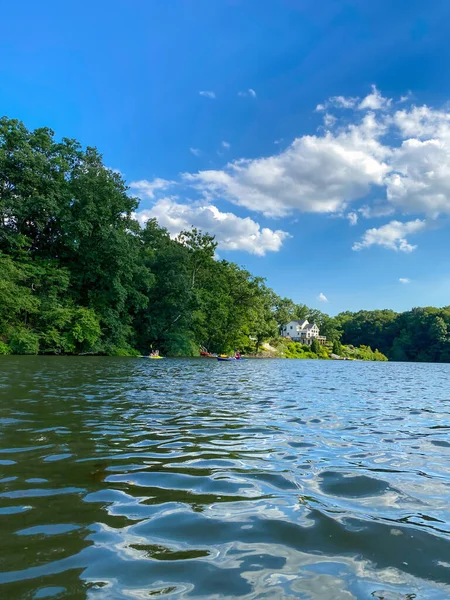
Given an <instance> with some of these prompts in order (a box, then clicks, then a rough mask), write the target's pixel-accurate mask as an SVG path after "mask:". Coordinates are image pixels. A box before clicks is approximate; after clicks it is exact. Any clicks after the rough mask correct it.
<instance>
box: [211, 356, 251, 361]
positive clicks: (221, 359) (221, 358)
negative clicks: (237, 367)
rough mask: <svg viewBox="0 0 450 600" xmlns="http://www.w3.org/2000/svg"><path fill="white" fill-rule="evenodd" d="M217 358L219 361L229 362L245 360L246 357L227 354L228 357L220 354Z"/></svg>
mask: <svg viewBox="0 0 450 600" xmlns="http://www.w3.org/2000/svg"><path fill="white" fill-rule="evenodd" d="M217 360H218V361H219V362H228V361H230V360H245V359H244V358H235V357H234V356H227V357H226V358H225V357H222V356H218V357H217Z"/></svg>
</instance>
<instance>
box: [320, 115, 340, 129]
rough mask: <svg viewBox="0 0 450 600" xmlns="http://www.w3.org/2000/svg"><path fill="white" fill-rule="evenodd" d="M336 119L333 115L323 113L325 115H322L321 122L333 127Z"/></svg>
mask: <svg viewBox="0 0 450 600" xmlns="http://www.w3.org/2000/svg"><path fill="white" fill-rule="evenodd" d="M336 121H337V119H336V117H335V116H334V115H330V114H329V113H325V115H324V117H323V123H324V125H325V127H333V125H334V124H335V123H336Z"/></svg>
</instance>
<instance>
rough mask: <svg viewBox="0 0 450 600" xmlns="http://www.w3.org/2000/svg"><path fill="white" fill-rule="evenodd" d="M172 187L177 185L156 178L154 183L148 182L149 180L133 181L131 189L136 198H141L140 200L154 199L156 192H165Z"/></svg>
mask: <svg viewBox="0 0 450 600" xmlns="http://www.w3.org/2000/svg"><path fill="white" fill-rule="evenodd" d="M172 185H175V182H174V181H168V180H167V179H161V178H160V177H156V178H155V179H153V181H148V180H147V179H141V180H139V181H132V182H131V183H130V188H131V189H132V190H133V191H134V193H135V194H136V196H139V198H154V197H155V191H156V190H164V189H167V188H168V187H170V186H172Z"/></svg>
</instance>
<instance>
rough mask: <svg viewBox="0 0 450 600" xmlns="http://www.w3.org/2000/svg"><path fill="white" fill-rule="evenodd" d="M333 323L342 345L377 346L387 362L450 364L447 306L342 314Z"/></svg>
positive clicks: (449, 322)
mask: <svg viewBox="0 0 450 600" xmlns="http://www.w3.org/2000/svg"><path fill="white" fill-rule="evenodd" d="M335 322H336V326H337V327H338V328H339V330H340V331H341V337H340V339H341V340H342V342H343V343H345V344H348V343H352V344H355V345H360V344H367V345H369V346H372V348H375V347H376V348H378V349H379V350H380V351H381V352H383V353H384V354H386V356H387V357H388V358H389V360H395V361H419V362H450V306H446V307H444V308H433V307H426V308H414V309H413V310H410V311H408V312H404V313H395V312H393V311H392V310H373V311H365V310H362V311H359V312H357V313H351V312H344V313H341V314H339V315H337V317H336V318H335Z"/></svg>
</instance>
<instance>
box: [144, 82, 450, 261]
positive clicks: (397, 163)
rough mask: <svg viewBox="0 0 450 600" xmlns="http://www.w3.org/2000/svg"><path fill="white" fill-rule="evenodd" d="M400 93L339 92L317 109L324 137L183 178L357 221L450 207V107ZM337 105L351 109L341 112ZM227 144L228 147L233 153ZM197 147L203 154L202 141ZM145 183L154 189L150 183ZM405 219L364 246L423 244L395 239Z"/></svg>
mask: <svg viewBox="0 0 450 600" xmlns="http://www.w3.org/2000/svg"><path fill="white" fill-rule="evenodd" d="M240 94H241V95H246V96H248V95H249V91H248V90H247V91H245V92H240ZM400 100H401V101H402V102H403V104H402V106H401V108H399V104H398V101H396V102H395V103H394V101H392V100H391V99H389V98H385V97H383V95H382V94H381V92H380V91H379V90H378V89H377V88H376V87H375V86H373V88H372V92H371V93H370V94H369V95H368V96H366V97H365V98H364V99H363V100H360V99H359V98H356V97H355V98H353V97H350V98H349V97H345V96H333V97H332V98H329V99H328V100H327V101H326V102H324V103H323V104H322V105H319V106H318V107H317V110H321V111H323V114H322V117H323V118H324V124H325V128H319V130H318V131H317V132H316V134H315V135H303V136H300V137H298V138H296V139H294V141H293V142H292V143H291V144H290V145H288V146H287V147H286V146H285V144H283V145H282V146H281V147H279V148H276V151H274V153H273V154H272V155H269V156H265V157H259V158H258V157H256V158H250V159H247V158H243V159H238V160H234V161H231V162H229V163H228V164H226V165H225V166H223V167H222V168H220V169H214V168H212V169H210V170H204V171H199V172H197V173H188V174H185V175H184V176H183V183H184V184H187V185H188V186H190V187H191V191H192V189H195V190H197V191H199V192H200V194H201V195H202V197H203V200H202V202H205V201H208V202H213V201H214V199H216V198H220V199H221V200H228V201H230V202H233V203H234V204H237V205H240V206H243V207H245V208H247V209H249V210H252V211H255V212H260V213H263V214H264V215H266V216H268V217H282V216H286V215H289V214H292V213H294V214H295V213H296V212H297V213H298V212H311V213H325V214H335V215H337V216H341V217H342V216H343V215H346V217H347V218H348V219H349V221H350V223H351V224H355V223H356V221H357V219H358V218H359V219H361V218H366V219H372V218H380V217H383V216H387V215H392V214H394V213H397V214H402V215H408V214H409V215H413V218H416V217H420V218H424V217H426V218H427V219H428V220H431V219H435V218H437V217H439V216H440V215H450V108H446V105H444V106H443V107H442V108H440V109H439V110H436V109H434V108H432V107H429V106H414V105H412V104H410V103H409V102H408V98H407V97H406V96H405V97H402V98H400ZM330 107H333V108H335V109H347V110H350V111H351V112H349V113H346V115H345V117H344V118H342V117H341V116H338V117H336V116H335V115H334V114H333V115H331V114H329V112H328V109H329V108H330ZM336 114H337V115H341V113H337V112H336ZM327 128H328V129H327ZM281 141H282V140H276V142H275V143H279V142H281ZM226 144H227V142H223V143H222V145H221V146H222V147H221V148H220V149H219V151H222V152H223V153H224V151H225V149H226ZM280 150H281V151H280ZM191 152H192V153H193V154H195V155H196V156H198V155H199V154H201V153H200V150H198V149H196V148H191ZM143 181H144V182H145V180H143ZM155 181H156V182H157V181H164V180H155ZM135 183H136V182H135ZM137 183H139V182H137ZM146 189H148V190H149V193H147V197H153V194H154V190H156V189H164V188H162V187H158V186H156V187H155V186H153V187H151V186H150V187H147V188H146ZM140 191H141V193H143V194H144V195H145V193H146V192H145V188H143V189H141V190H140ZM357 201H361V203H360V204H359V205H356V206H355V204H356V202H357ZM392 218H394V217H392ZM404 220H405V219H404ZM400 221H401V219H400V220H396V221H392V222H391V223H388V224H387V225H385V226H384V227H385V228H387V229H383V228H382V227H380V228H379V229H369V230H368V231H367V232H366V234H365V235H364V237H363V239H362V240H360V241H358V242H356V244H355V246H354V248H355V249H361V248H366V247H369V246H372V245H381V246H384V247H391V248H394V249H397V250H399V251H404V252H408V251H411V250H413V249H414V246H412V245H411V244H409V242H408V241H407V239H408V233H409V234H411V233H415V232H412V231H407V232H406V233H404V234H403V235H399V236H397V237H394V238H393V241H392V239H391V238H390V237H389V235H391V234H392V228H393V227H392V224H393V223H394V224H398V226H397V229H396V231H397V230H398V227H402V226H403V225H407V223H406V224H405V223H401V222H400ZM414 222H417V221H410V223H414ZM388 234H389V235H388ZM383 236H385V237H383ZM386 236H387V237H386ZM383 240H384V241H383Z"/></svg>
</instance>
